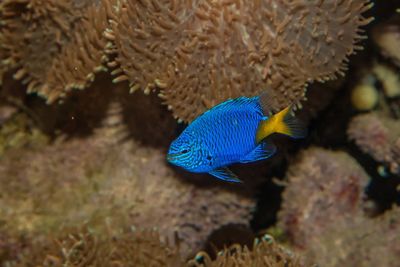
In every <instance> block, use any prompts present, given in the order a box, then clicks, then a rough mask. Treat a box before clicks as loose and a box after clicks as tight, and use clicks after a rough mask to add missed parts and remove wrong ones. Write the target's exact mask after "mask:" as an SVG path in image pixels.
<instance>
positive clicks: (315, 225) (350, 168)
mask: <svg viewBox="0 0 400 267" xmlns="http://www.w3.org/2000/svg"><path fill="white" fill-rule="evenodd" d="M368 182H369V177H368V175H367V174H366V173H365V171H364V170H363V169H362V168H361V167H360V166H359V165H358V164H357V162H356V161H355V160H354V159H352V158H351V157H350V156H349V155H347V154H346V153H344V152H339V151H337V152H333V151H328V150H324V149H321V148H311V149H308V150H305V151H303V152H302V153H300V155H299V156H298V160H297V161H296V162H294V163H293V164H292V165H291V166H290V168H289V170H288V186H287V187H286V189H285V191H284V193H283V200H284V201H283V204H282V208H281V211H280V212H279V224H280V226H281V227H282V228H283V229H284V230H285V231H286V232H287V234H288V235H289V237H290V239H291V241H292V242H293V243H294V244H295V245H296V246H297V247H300V248H305V247H307V246H308V245H309V243H310V242H311V240H312V239H313V237H314V236H318V235H320V234H322V233H323V232H324V226H325V225H326V224H328V223H330V222H331V221H335V220H337V219H338V218H340V217H343V216H346V215H349V214H351V215H354V216H356V215H357V214H358V215H359V214H360V212H361V208H360V207H361V206H362V199H363V197H364V188H365V186H366V185H367V183H368Z"/></svg>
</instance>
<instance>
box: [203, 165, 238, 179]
mask: <svg viewBox="0 0 400 267" xmlns="http://www.w3.org/2000/svg"><path fill="white" fill-rule="evenodd" d="M209 174H211V175H213V176H215V177H217V178H218V179H221V180H224V181H227V182H232V183H241V182H242V181H241V180H240V179H239V178H238V177H237V176H236V174H234V173H233V172H232V171H231V170H229V169H228V168H227V167H222V168H218V169H215V170H212V171H210V172H209Z"/></svg>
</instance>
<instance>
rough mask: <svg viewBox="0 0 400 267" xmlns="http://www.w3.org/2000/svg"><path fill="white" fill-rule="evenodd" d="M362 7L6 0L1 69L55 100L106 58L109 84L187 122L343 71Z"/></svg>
mask: <svg viewBox="0 0 400 267" xmlns="http://www.w3.org/2000/svg"><path fill="white" fill-rule="evenodd" d="M368 3H369V1H368V0H349V1H347V2H346V3H343V2H341V1H337V0H335V1H304V0H302V1H295V2H293V1H271V0H263V1H256V2H254V1H250V2H248V1H206V0H193V1H182V0H177V1H159V0H154V1H117V0H101V1H91V0H85V1H73V0H62V1H60V0H57V1H56V0H44V1H34V0H23V1H16V0H5V1H3V2H2V3H1V4H0V21H1V26H0V40H1V42H0V43H1V44H0V59H1V64H0V74H2V73H3V72H4V71H5V70H6V69H16V72H15V75H14V76H15V78H17V79H21V80H22V81H23V83H24V84H27V88H28V91H30V92H38V93H39V94H40V95H43V96H44V97H46V98H47V100H48V102H53V101H54V100H56V99H58V98H60V97H63V96H65V95H66V93H67V92H68V91H70V90H71V89H72V88H81V89H83V88H86V87H87V86H88V85H89V84H90V82H91V81H92V80H93V79H94V73H95V72H98V71H100V70H105V68H104V63H105V62H108V66H109V67H110V68H112V69H113V71H112V73H113V74H115V75H117V76H116V78H115V79H114V81H115V82H117V81H123V80H129V83H130V87H131V90H133V91H134V90H136V89H139V88H141V89H143V90H144V91H145V92H150V90H152V89H155V88H158V89H160V90H161V93H160V96H162V97H163V98H164V99H165V103H166V104H167V105H168V107H169V108H170V109H172V110H173V114H174V115H175V117H178V118H180V119H183V120H185V121H190V120H192V119H193V118H194V117H195V116H197V115H199V114H200V113H202V112H204V111H205V110H206V109H208V108H210V107H212V106H214V105H216V104H218V103H220V102H222V101H223V100H226V99H227V98H232V97H237V96H240V95H248V96H250V95H256V94H259V93H260V92H262V91H263V90H265V89H266V88H270V89H271V90H272V91H274V92H275V94H274V95H275V98H276V99H275V100H276V102H275V103H274V105H275V108H281V107H282V106H287V105H288V104H291V103H292V102H295V103H297V102H299V101H300V99H302V98H303V96H304V94H305V86H306V82H311V81H313V80H325V79H329V78H332V77H335V76H336V74H337V73H343V71H344V69H345V66H344V62H345V61H346V60H347V56H349V55H350V54H352V53H353V51H354V50H355V49H357V48H359V46H358V45H357V44H356V42H357V41H358V40H359V39H360V38H361V29H360V27H361V26H364V25H365V24H368V23H369V22H370V19H366V18H364V17H363V16H362V13H363V12H364V11H366V10H368V9H369V8H370V5H369V4H368ZM108 41H109V42H108ZM106 52H107V55H106V54H105V53H106ZM114 57H115V59H114ZM110 58H112V59H110ZM115 67H117V68H116V69H114V68H115ZM0 77H1V76H0Z"/></svg>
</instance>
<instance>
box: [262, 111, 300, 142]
mask: <svg viewBox="0 0 400 267" xmlns="http://www.w3.org/2000/svg"><path fill="white" fill-rule="evenodd" d="M273 133H280V134H285V135H288V136H290V137H292V138H303V137H305V136H306V135H307V132H306V129H305V128H304V126H303V125H302V124H301V123H300V122H299V121H298V120H297V119H296V118H295V117H294V116H293V115H292V110H291V108H290V107H287V108H285V109H283V110H281V111H280V112H278V113H276V114H274V115H272V116H271V117H269V118H268V119H267V120H263V121H261V122H260V124H259V125H258V129H257V134H256V142H257V143H259V142H261V141H262V140H263V139H265V138H266V137H268V136H270V135H271V134H273Z"/></svg>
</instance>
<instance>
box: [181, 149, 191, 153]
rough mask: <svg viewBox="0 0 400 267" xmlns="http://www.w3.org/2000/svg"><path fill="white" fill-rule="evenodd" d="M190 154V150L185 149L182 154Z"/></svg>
mask: <svg viewBox="0 0 400 267" xmlns="http://www.w3.org/2000/svg"><path fill="white" fill-rule="evenodd" d="M188 152H189V150H187V149H184V150H182V151H181V153H182V154H186V153H188Z"/></svg>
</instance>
